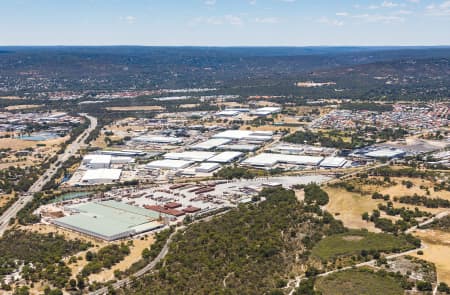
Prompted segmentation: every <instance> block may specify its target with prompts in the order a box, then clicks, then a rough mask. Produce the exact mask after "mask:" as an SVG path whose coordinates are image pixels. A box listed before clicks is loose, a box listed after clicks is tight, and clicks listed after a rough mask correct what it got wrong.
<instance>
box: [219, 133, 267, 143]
mask: <svg viewBox="0 0 450 295" xmlns="http://www.w3.org/2000/svg"><path fill="white" fill-rule="evenodd" d="M272 136H273V132H272V131H250V130H227V131H224V132H220V133H218V134H215V135H214V136H213V137H214V138H227V139H232V140H251V141H261V142H262V141H269V140H271V139H272Z"/></svg>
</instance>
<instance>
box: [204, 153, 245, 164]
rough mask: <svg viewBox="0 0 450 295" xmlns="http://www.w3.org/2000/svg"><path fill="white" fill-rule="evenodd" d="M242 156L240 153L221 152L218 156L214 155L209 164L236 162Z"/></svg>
mask: <svg viewBox="0 0 450 295" xmlns="http://www.w3.org/2000/svg"><path fill="white" fill-rule="evenodd" d="M242 156H243V153H241V152H222V153H220V154H218V155H215V156H214V157H212V158H209V159H208V161H209V162H217V163H231V162H233V161H236V160H237V159H239V158H240V157H242Z"/></svg>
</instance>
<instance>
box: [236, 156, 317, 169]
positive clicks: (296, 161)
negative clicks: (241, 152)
mask: <svg viewBox="0 0 450 295" xmlns="http://www.w3.org/2000/svg"><path fill="white" fill-rule="evenodd" d="M322 160H323V157H312V156H297V155H284V154H271V153H261V154H259V155H257V156H254V157H251V158H248V159H246V160H245V161H244V162H242V164H243V165H248V166H254V167H265V168H271V167H274V166H275V165H277V164H279V163H284V164H293V165H302V166H318V165H319V163H320V162H321V161H322Z"/></svg>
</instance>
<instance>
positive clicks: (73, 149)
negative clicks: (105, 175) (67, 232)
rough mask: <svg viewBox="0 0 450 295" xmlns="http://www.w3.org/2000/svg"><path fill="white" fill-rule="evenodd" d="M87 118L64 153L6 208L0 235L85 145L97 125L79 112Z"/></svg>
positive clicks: (2, 217) (92, 119) (1, 222)
mask: <svg viewBox="0 0 450 295" xmlns="http://www.w3.org/2000/svg"><path fill="white" fill-rule="evenodd" d="M80 115H82V116H84V117H86V118H87V119H89V121H90V124H89V127H88V128H87V129H86V130H84V131H83V133H81V134H80V136H78V137H77V138H76V139H75V140H74V141H73V142H72V143H71V144H69V145H68V146H67V147H66V150H65V151H64V153H62V154H60V155H59V156H58V159H57V160H56V161H55V162H54V163H52V164H51V165H50V167H49V168H48V169H47V170H46V171H45V172H44V174H42V175H41V177H39V179H38V180H36V182H35V183H33V185H32V186H31V187H30V189H29V190H28V192H27V193H25V194H22V195H21V196H19V199H18V200H17V202H15V203H14V204H13V205H12V206H11V207H9V208H8V210H6V211H5V213H3V215H2V216H1V217H0V237H1V236H2V235H3V233H4V232H5V231H6V229H7V228H8V226H9V220H10V219H11V218H14V217H16V215H17V213H18V212H19V211H20V210H22V208H24V207H25V205H26V204H27V203H29V202H31V200H32V199H33V194H34V193H37V192H39V191H41V190H42V188H43V187H44V186H45V184H46V183H47V182H48V181H49V180H50V179H52V177H53V176H54V175H55V173H56V172H57V171H58V169H59V168H60V167H61V165H62V164H63V163H64V162H65V161H67V160H68V159H69V158H70V157H71V156H73V155H75V154H76V153H78V151H79V150H80V148H81V147H84V146H85V145H86V138H87V137H88V136H89V134H90V133H91V132H92V131H93V130H94V129H95V128H96V127H97V118H95V117H92V116H89V115H87V114H80Z"/></svg>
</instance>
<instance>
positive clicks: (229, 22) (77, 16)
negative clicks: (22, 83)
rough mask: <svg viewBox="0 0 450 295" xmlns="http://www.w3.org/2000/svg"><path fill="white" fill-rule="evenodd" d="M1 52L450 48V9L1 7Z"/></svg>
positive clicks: (0, 0)
mask: <svg viewBox="0 0 450 295" xmlns="http://www.w3.org/2000/svg"><path fill="white" fill-rule="evenodd" d="M0 45H157V46H163V45H170V46H172V45H173V46H182V45H189V46H320V45H324V46H350V45H363V46H375V45H377V46H383V45H403V46H407V45H427V46H428V45H450V1H448V0H398V1H397V0H392V1H389V0H386V1H384V0H367V1H351V0H341V1H337V0H70V1H69V0H0Z"/></svg>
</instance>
